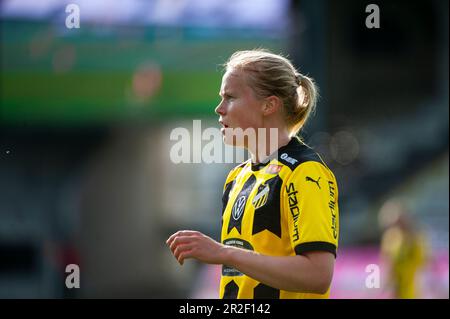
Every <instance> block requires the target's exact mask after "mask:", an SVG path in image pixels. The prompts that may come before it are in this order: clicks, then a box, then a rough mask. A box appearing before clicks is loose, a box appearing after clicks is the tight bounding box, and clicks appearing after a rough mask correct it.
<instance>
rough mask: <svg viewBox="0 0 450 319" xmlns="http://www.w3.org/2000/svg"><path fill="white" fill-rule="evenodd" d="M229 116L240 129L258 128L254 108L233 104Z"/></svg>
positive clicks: (249, 105)
mask: <svg viewBox="0 0 450 319" xmlns="http://www.w3.org/2000/svg"><path fill="white" fill-rule="evenodd" d="M230 114H232V115H233V120H234V121H235V124H237V125H238V126H239V127H241V128H242V129H246V128H249V127H258V126H259V125H260V123H259V121H258V114H257V110H255V107H254V106H253V105H251V104H248V103H243V102H241V103H235V104H234V105H233V107H231V108H230Z"/></svg>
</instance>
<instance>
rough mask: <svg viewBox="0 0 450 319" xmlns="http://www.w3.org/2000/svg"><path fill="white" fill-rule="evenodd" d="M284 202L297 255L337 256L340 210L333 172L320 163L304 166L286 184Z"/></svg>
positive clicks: (296, 169) (292, 243) (309, 162)
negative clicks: (313, 253) (324, 253)
mask: <svg viewBox="0 0 450 319" xmlns="http://www.w3.org/2000/svg"><path fill="white" fill-rule="evenodd" d="M282 201H283V207H284V209H285V210H286V213H287V215H288V216H287V220H288V228H289V235H290V240H291V245H292V248H293V249H294V251H295V253H296V255H301V254H304V253H306V252H310V251H327V252H330V253H332V254H334V256H335V257H336V251H337V246H338V239H339V208H338V189H337V183H336V179H335V177H334V175H333V173H332V172H331V171H330V170H329V169H328V168H327V167H326V166H324V165H323V164H321V163H319V162H314V161H308V162H304V163H302V164H300V165H299V166H297V167H296V168H295V169H294V171H293V172H292V174H291V175H290V177H289V178H288V179H287V181H286V184H285V187H284V191H283V193H282Z"/></svg>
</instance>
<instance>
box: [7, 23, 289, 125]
mask: <svg viewBox="0 0 450 319" xmlns="http://www.w3.org/2000/svg"><path fill="white" fill-rule="evenodd" d="M94 30H95V31H94ZM1 32H2V34H1V38H2V48H1V68H2V73H1V87H0V88H1V96H2V100H1V103H2V105H1V109H0V121H1V122H2V123H3V124H14V123H18V122H20V123H24V122H26V123H30V124H50V125H51V124H58V125H61V124H62V125H67V124H102V123H109V122H116V121H124V120H125V121H126V120H130V121H134V120H142V119H158V118H171V117H183V116H186V115H188V116H208V115H211V116H212V115H213V114H214V108H215V106H216V104H217V103H218V91H219V87H220V81H221V71H222V67H221V64H222V63H223V62H224V61H225V60H226V59H227V57H228V56H229V55H230V54H231V53H232V52H234V51H236V50H239V49H249V48H255V47H265V48H269V49H272V50H274V51H281V50H282V46H283V43H284V39H282V38H274V37H265V36H260V37H255V35H254V34H251V32H252V31H251V30H239V32H238V31H236V30H222V32H219V33H215V34H208V33H207V30H202V29H198V28H197V29H195V28H161V27H159V28H156V27H145V28H144V27H127V28H123V27H122V28H120V29H115V28H113V27H105V29H104V31H101V32H99V31H98V26H97V28H95V29H94V28H90V27H89V26H83V27H82V28H80V29H73V30H69V29H61V27H60V26H59V27H57V26H55V25H52V24H44V23H37V22H23V21H21V22H15V21H6V22H5V21H3V22H2V28H1ZM148 63H151V64H156V65H157V66H158V67H159V69H160V70H161V72H162V84H161V87H160V89H159V90H158V91H157V93H156V94H155V95H154V96H153V97H152V98H151V99H150V100H146V101H137V102H136V101H135V100H133V98H132V83H133V75H134V73H135V71H136V70H137V69H138V68H139V67H141V66H142V65H145V64H148Z"/></svg>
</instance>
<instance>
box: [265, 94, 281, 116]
mask: <svg viewBox="0 0 450 319" xmlns="http://www.w3.org/2000/svg"><path fill="white" fill-rule="evenodd" d="M280 108H281V100H280V98H279V97H278V96H275V95H271V96H269V97H267V98H266V99H265V103H264V105H263V115H264V116H267V115H271V114H273V113H275V112H277V111H278V110H279V109H280Z"/></svg>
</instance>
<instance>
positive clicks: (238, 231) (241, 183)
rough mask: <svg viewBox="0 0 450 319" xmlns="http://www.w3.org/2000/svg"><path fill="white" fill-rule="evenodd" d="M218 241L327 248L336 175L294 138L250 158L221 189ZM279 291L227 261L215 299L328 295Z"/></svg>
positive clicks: (280, 250)
mask: <svg viewBox="0 0 450 319" xmlns="http://www.w3.org/2000/svg"><path fill="white" fill-rule="evenodd" d="M222 201H223V210H222V232H221V241H222V243H223V244H225V245H231V246H235V247H240V248H245V249H250V250H253V251H256V252H258V253H261V254H264V255H270V256H294V255H301V254H303V253H306V252H309V251H327V252H330V253H332V254H334V255H335V256H336V250H337V246H338V237H339V208H338V188H337V183H336V179H335V177H334V175H333V173H332V172H331V171H330V169H329V168H328V167H327V166H326V165H325V163H324V162H323V161H322V160H321V158H320V157H319V155H318V154H317V153H315V152H314V151H313V150H312V149H311V148H309V147H308V146H306V145H304V144H303V143H302V142H301V141H299V140H298V139H297V138H293V139H291V141H290V142H289V143H288V144H287V145H285V146H283V147H281V148H280V149H279V150H278V152H277V153H276V156H272V157H270V158H269V159H268V160H267V161H266V163H260V164H254V163H252V162H251V161H250V160H248V161H246V162H244V163H242V164H240V165H239V166H237V167H235V168H234V169H233V170H231V172H230V173H229V174H228V177H227V180H226V182H225V185H224V192H223V199H222ZM328 296H329V289H328V291H327V293H325V294H323V295H321V294H311V293H297V292H290V291H284V290H278V289H275V288H272V287H269V286H267V285H264V284H263V283H260V282H258V281H256V280H254V279H252V278H250V277H248V276H246V275H245V274H243V273H241V272H239V271H238V270H236V269H234V268H231V267H229V266H227V265H223V266H222V276H221V280H220V298H248V299H251V298H255V299H258V298H273V299H275V298H328Z"/></svg>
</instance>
